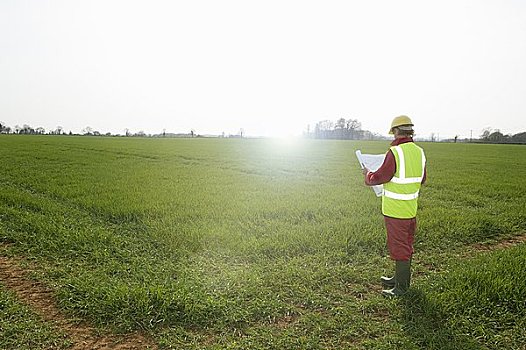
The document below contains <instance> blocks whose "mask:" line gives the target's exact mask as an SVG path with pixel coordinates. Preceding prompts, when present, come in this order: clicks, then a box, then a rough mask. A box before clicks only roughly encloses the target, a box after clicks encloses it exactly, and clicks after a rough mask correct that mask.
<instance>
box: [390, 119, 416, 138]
mask: <svg viewBox="0 0 526 350" xmlns="http://www.w3.org/2000/svg"><path fill="white" fill-rule="evenodd" d="M402 125H408V126H413V125H414V124H413V122H412V121H411V118H409V117H408V116H407V115H399V116H398V117H396V118H394V119H393V122H392V123H391V129H389V134H393V128H396V127H397V126H402Z"/></svg>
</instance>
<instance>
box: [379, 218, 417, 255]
mask: <svg viewBox="0 0 526 350" xmlns="http://www.w3.org/2000/svg"><path fill="white" fill-rule="evenodd" d="M384 221H385V228H386V229H387V248H388V249H389V255H390V256H391V259H393V260H396V261H408V260H409V259H411V256H412V255H413V252H414V250H413V243H414V241H415V231H416V218H412V219H395V218H390V217H388V216H384Z"/></svg>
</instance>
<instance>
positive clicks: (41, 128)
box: [35, 126, 46, 135]
mask: <svg viewBox="0 0 526 350" xmlns="http://www.w3.org/2000/svg"><path fill="white" fill-rule="evenodd" d="M35 133H36V134H37V135H44V134H45V133H46V129H44V128H43V127H41V126H39V127H38V128H36V129H35Z"/></svg>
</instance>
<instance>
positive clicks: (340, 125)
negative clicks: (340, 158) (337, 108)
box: [334, 118, 348, 140]
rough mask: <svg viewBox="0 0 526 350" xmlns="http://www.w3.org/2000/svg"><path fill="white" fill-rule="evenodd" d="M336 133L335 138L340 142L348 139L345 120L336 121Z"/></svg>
mask: <svg viewBox="0 0 526 350" xmlns="http://www.w3.org/2000/svg"><path fill="white" fill-rule="evenodd" d="M334 132H335V133H336V135H335V136H336V137H337V138H339V139H340V140H343V139H346V138H348V132H347V128H346V121H345V118H340V119H338V120H337V121H336V124H334Z"/></svg>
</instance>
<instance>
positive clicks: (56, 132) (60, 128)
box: [55, 125, 64, 135]
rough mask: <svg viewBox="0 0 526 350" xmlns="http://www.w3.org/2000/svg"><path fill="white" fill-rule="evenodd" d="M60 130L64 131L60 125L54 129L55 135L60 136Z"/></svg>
mask: <svg viewBox="0 0 526 350" xmlns="http://www.w3.org/2000/svg"><path fill="white" fill-rule="evenodd" d="M62 130H64V128H63V127H61V126H60V125H59V126H57V127H56V128H55V135H61V134H62Z"/></svg>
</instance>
